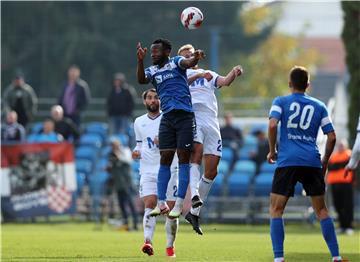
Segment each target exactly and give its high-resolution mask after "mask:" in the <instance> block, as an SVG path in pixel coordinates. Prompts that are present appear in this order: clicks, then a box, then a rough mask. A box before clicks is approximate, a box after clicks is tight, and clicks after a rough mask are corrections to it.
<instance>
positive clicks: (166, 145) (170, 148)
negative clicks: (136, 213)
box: [150, 114, 176, 216]
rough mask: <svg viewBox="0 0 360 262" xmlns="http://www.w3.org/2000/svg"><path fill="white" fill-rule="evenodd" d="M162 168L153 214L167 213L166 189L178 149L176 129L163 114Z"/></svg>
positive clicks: (160, 135)
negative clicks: (156, 202) (156, 203)
mask: <svg viewBox="0 0 360 262" xmlns="http://www.w3.org/2000/svg"><path fill="white" fill-rule="evenodd" d="M159 149H160V168H159V173H158V178H157V195H158V205H157V206H156V208H155V209H153V210H152V211H151V212H150V215H151V216H158V215H160V214H167V213H168V212H169V211H170V210H169V207H168V206H167V204H166V190H167V186H168V183H169V180H170V177H171V171H170V166H171V163H172V161H173V159H174V154H175V149H176V130H175V129H174V128H173V124H172V120H171V119H170V116H169V115H166V114H165V115H163V117H162V118H161V122H160V127H159Z"/></svg>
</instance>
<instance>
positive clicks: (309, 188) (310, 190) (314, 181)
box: [271, 166, 325, 197]
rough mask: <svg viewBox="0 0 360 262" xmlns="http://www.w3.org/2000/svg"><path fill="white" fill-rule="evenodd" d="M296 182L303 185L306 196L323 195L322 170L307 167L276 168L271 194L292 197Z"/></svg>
mask: <svg viewBox="0 0 360 262" xmlns="http://www.w3.org/2000/svg"><path fill="white" fill-rule="evenodd" d="M297 182H300V183H301V184H302V185H303V188H304V190H305V192H306V195H307V196H321V195H324V194H325V182H324V177H323V175H322V169H321V168H316V167H309V166H287V167H278V168H276V170H275V175H274V178H273V182H272V188H271V192H272V193H275V194H279V195H283V196H288V197H293V196H294V191H295V185H296V183H297Z"/></svg>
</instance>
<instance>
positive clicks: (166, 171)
mask: <svg viewBox="0 0 360 262" xmlns="http://www.w3.org/2000/svg"><path fill="white" fill-rule="evenodd" d="M170 177H171V172H170V166H165V165H160V168H159V173H158V181H157V192H158V198H159V200H162V201H164V200H166V191H167V186H168V183H169V180H170Z"/></svg>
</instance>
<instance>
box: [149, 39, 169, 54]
mask: <svg viewBox="0 0 360 262" xmlns="http://www.w3.org/2000/svg"><path fill="white" fill-rule="evenodd" d="M153 44H161V45H162V47H163V48H164V50H169V51H171V43H170V41H169V40H167V39H162V38H159V39H156V40H155V41H154V42H153Z"/></svg>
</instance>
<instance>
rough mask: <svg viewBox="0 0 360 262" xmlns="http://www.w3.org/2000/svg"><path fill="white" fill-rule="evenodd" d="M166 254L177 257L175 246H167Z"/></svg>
mask: <svg viewBox="0 0 360 262" xmlns="http://www.w3.org/2000/svg"><path fill="white" fill-rule="evenodd" d="M166 255H167V256H168V257H176V255H175V248H174V247H167V248H166Z"/></svg>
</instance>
